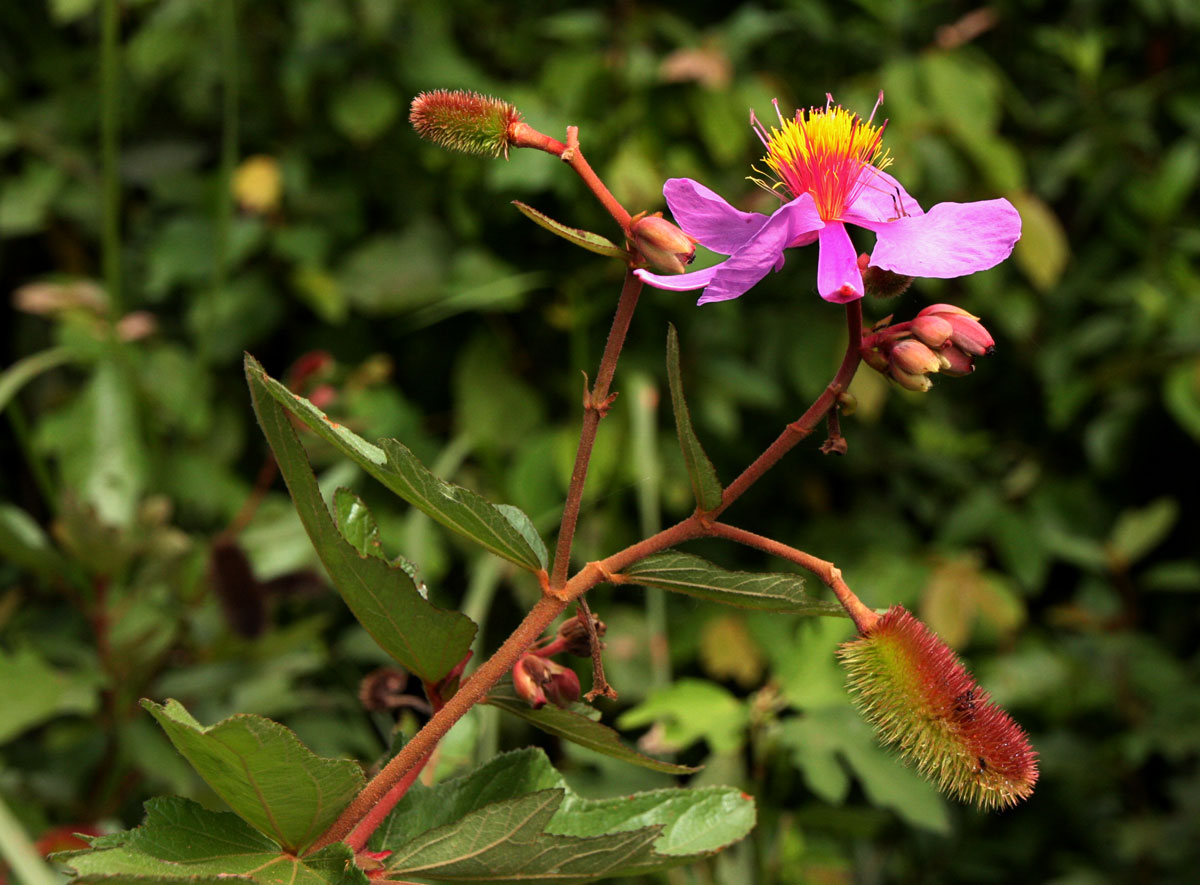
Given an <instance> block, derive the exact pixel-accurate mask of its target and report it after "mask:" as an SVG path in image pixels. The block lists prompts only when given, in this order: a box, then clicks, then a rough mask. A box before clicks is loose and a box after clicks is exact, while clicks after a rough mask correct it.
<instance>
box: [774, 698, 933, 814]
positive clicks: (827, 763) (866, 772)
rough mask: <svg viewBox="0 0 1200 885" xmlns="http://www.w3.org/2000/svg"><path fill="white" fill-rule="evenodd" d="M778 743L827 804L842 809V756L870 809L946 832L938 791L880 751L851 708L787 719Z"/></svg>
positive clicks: (844, 780)
mask: <svg viewBox="0 0 1200 885" xmlns="http://www.w3.org/2000/svg"><path fill="white" fill-rule="evenodd" d="M779 741H780V743H781V744H782V745H783V746H784V747H788V748H790V749H791V751H792V759H793V761H794V762H795V764H796V766H797V767H798V768H799V769H800V770H801V772H803V774H804V780H805V782H806V783H807V784H808V786H809V788H810V789H811V790H812V791H813V792H814V793H816V794H817V795H818V796H820V797H821V798H822V799H824V800H825V801H826V802H831V803H833V804H839V805H840V804H841V803H842V802H844V801H845V800H846V797H847V795H848V793H849V787H850V784H849V779H848V777H847V774H846V770H845V769H843V768H842V767H841V765H839V763H838V757H840V758H841V759H842V760H844V761H845V763H846V765H847V766H848V767H849V768H850V770H851V771H853V772H854V774H855V776H856V777H857V778H858V781H859V783H860V784H861V785H862V788H863V792H864V793H865V794H866V796H867V799H868V800H869V801H870V802H871V804H872V805H875V806H876V807H878V808H890V809H891V810H892V811H894V812H896V814H897V815H899V817H900V818H901V819H903V820H904V821H906V822H907V823H909V824H912V825H913V826H917V827H921V828H922V829H926V830H931V831H933V832H935V833H941V834H948V833H949V832H950V829H951V824H950V816H949V813H948V811H947V810H946V803H945V801H944V800H943V799H942V798H941V796H940V795H939V794H938V792H937V790H936V789H935V788H934V787H933V786H932V785H931V784H930V783H928V782H927V781H926V780H924V779H923V778H922V777H921V776H920V775H918V774H917V773H916V772H915V771H913V770H912V769H911V768H908V767H907V766H905V765H904V764H903V763H901V762H899V761H898V760H896V759H894V758H891V754H890V753H888V751H886V750H884V749H882V748H881V747H879V745H878V744H877V743H876V742H875V738H874V735H873V733H872V732H871V729H870V727H869V726H868V725H867V724H866V723H865V722H863V720H862V718H861V717H860V716H858V715H857V714H856V713H855V712H854V710H853V709H851V708H850V707H848V706H844V707H828V708H825V709H821V710H814V711H811V712H808V713H806V714H805V715H803V716H798V717H793V718H791V719H787V720H786V721H784V722H783V723H782V725H781V727H780V729H779Z"/></svg>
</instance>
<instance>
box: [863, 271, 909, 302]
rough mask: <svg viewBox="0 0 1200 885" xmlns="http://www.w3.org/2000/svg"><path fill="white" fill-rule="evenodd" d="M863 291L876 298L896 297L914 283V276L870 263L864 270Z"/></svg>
mask: <svg viewBox="0 0 1200 885" xmlns="http://www.w3.org/2000/svg"><path fill="white" fill-rule="evenodd" d="M862 278H863V291H864V292H866V293H867V294H868V295H874V296H875V297H876V298H895V297H896V296H897V295H899V294H901V293H902V292H904V290H905V289H907V288H908V287H909V286H911V285H912V281H913V278H912V277H906V276H904V275H903V274H898V273H894V272H892V271H890V270H884V269H883V268H882V267H874V266H872V265H868V266H867V269H866V270H864V271H863V275H862Z"/></svg>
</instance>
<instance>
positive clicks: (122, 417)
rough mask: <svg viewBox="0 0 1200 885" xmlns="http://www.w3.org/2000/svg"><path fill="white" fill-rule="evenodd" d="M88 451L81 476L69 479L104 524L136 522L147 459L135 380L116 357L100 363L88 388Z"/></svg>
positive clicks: (116, 524) (144, 481)
mask: <svg viewBox="0 0 1200 885" xmlns="http://www.w3.org/2000/svg"><path fill="white" fill-rule="evenodd" d="M86 396H87V409H88V412H87V415H88V433H87V441H88V451H87V456H86V457H85V458H84V459H83V460H82V461H81V462H80V465H81V469H82V475H81V476H78V477H74V478H68V484H69V485H70V486H71V487H73V488H76V489H78V490H79V494H80V496H81V498H82V500H83V501H84V502H86V503H88V504H90V505H92V506H93V507H95V508H96V514H97V515H98V516H99V517H100V519H101V521H103V522H106V523H109V524H111V525H115V526H122V527H124V526H128V525H130V524H131V523H132V522H133V519H134V516H135V515H136V513H137V507H138V503H139V502H140V501H141V497H142V490H143V489H144V488H145V484H146V465H147V463H148V459H147V457H146V453H145V450H144V446H143V445H142V440H141V427H140V420H139V416H138V403H137V397H136V394H135V391H134V389H133V383H132V379H131V378H130V376H129V373H128V372H126V371H125V368H124V366H122V365H121V364H120V362H119V361H118V360H117V359H116V358H111V359H104V360H101V361H100V362H99V363H97V364H96V371H95V373H94V374H93V375H92V379H91V382H90V384H89V385H88V389H87V393H86Z"/></svg>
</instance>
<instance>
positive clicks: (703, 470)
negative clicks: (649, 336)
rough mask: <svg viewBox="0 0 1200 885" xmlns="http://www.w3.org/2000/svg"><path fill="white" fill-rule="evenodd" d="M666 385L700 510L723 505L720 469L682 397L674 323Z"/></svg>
mask: <svg viewBox="0 0 1200 885" xmlns="http://www.w3.org/2000/svg"><path fill="white" fill-rule="evenodd" d="M667 385H668V386H669V387H670V389H671V407H672V408H673V409H674V410H675V431H676V433H677V434H678V436H679V447H680V448H681V449H682V450H683V463H684V465H685V466H686V467H687V473H688V479H690V480H691V483H692V494H694V495H695V496H696V503H697V504H698V505H699V506H700V509H701V510H705V511H708V510H715V509H716V508H717V507H719V506H720V505H721V494H722V491H723V490H722V488H721V481H720V480H719V479H717V471H716V469H715V468H714V467H713V465H712V461H710V460H708V455H706V454H705V453H704V447H703V446H702V445H700V438H699V437H697V436H696V431H695V430H694V429H693V428H692V415H691V412H689V411H688V407H687V401H686V400H685V399H684V398H683V379H682V377H681V376H680V372H679V333H678V332H676V331H675V326H674V325H669V326H668V327H667Z"/></svg>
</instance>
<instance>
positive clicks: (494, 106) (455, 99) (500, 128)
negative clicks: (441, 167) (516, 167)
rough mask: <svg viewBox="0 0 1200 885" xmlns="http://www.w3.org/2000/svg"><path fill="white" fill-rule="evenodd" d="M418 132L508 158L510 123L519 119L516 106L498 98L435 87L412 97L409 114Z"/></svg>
mask: <svg viewBox="0 0 1200 885" xmlns="http://www.w3.org/2000/svg"><path fill="white" fill-rule="evenodd" d="M408 121H409V122H410V123H412V125H413V128H414V129H416V130H417V134H418V135H420V136H421V137H422V138H428V139H429V140H430V141H432V142H433V143H434V144H439V145H441V146H442V147H446V148H451V149H453V150H456V151H464V152H465V153H468V154H478V155H480V156H484V157H500V156H503V157H504V158H505V159H508V149H509V146H510V145H511V144H512V140H511V136H510V133H509V130H510V127H512V126H513V125H514V124H516V123H519V122H520V121H521V114H520V113H519V112H518V111H517V109H516V108H515V107H513V106H512V105H511V104H509V103H508V102H506V101H503V100H501V99H499V98H492V97H491V96H490V95H481V94H480V93H478V92H467V91H465V90H461V89H455V90H450V89H435V90H433V91H432V92H422V93H421V94H420V95H418V96H417V97H416V98H414V99H413V102H412V109H411V110H410V111H409V114H408Z"/></svg>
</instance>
